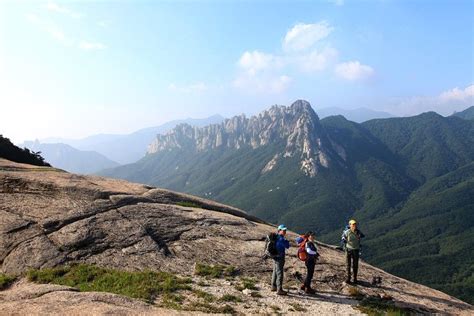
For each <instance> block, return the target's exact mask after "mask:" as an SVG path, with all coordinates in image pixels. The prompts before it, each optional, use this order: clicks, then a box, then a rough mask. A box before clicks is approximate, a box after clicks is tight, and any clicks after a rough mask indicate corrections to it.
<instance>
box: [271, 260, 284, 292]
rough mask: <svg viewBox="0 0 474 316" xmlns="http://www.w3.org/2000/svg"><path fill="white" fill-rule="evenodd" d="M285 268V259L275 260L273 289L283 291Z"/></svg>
mask: <svg viewBox="0 0 474 316" xmlns="http://www.w3.org/2000/svg"><path fill="white" fill-rule="evenodd" d="M284 267H285V257H278V258H275V259H273V273H272V287H273V288H277V289H278V290H283V269H284Z"/></svg>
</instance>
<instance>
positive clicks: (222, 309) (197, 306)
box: [185, 302, 236, 314]
mask: <svg viewBox="0 0 474 316" xmlns="http://www.w3.org/2000/svg"><path fill="white" fill-rule="evenodd" d="M185 310H188V311H199V312H204V313H213V314H236V311H235V309H234V308H232V306H229V305H224V306H215V305H212V304H209V303H203V302H193V303H191V304H189V305H187V306H186V307H185Z"/></svg>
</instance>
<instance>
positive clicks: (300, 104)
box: [148, 100, 340, 177]
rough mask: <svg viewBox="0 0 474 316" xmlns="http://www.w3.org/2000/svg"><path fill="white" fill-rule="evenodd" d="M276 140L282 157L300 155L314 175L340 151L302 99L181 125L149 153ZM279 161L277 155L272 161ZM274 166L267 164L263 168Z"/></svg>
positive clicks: (303, 167) (235, 146) (305, 168)
mask: <svg viewBox="0 0 474 316" xmlns="http://www.w3.org/2000/svg"><path fill="white" fill-rule="evenodd" d="M274 143H282V144H284V146H285V147H284V150H283V151H282V152H281V153H280V155H279V157H280V158H285V157H293V156H296V157H299V158H300V164H301V170H302V171H303V172H304V173H305V174H306V175H308V176H310V177H314V176H315V175H316V174H317V172H318V169H319V168H328V167H329V165H330V164H331V163H332V159H333V157H336V156H337V154H338V152H339V151H340V150H339V151H335V150H334V149H333V145H332V143H331V142H330V141H329V140H328V137H327V135H326V133H325V131H324V129H323V128H322V126H321V124H320V122H319V118H318V116H317V114H316V113H315V112H314V110H313V109H312V108H311V105H310V104H309V103H308V102H307V101H304V100H298V101H296V102H294V103H293V104H292V105H291V106H289V107H286V106H277V105H275V106H272V107H271V108H270V109H268V110H266V111H264V112H262V113H260V114H259V115H257V116H252V117H251V118H246V117H245V115H240V116H235V117H233V118H231V119H227V120H225V121H224V122H222V123H221V124H214V125H209V126H206V127H201V128H199V127H192V126H190V125H188V124H181V125H178V126H176V127H175V128H174V129H173V130H171V131H170V132H168V133H167V134H165V135H157V137H156V139H155V140H154V141H153V142H152V143H151V144H150V146H149V147H148V154H154V153H157V152H162V151H167V150H173V149H176V148H179V149H183V148H186V149H189V150H192V151H197V152H201V151H206V150H211V149H215V148H219V147H225V148H231V149H240V148H242V147H245V146H250V147H252V148H254V149H255V148H258V147H261V146H265V145H268V144H274ZM277 163H278V160H277V159H275V160H272V161H270V162H269V164H273V165H275V164H277ZM270 170H271V168H265V169H264V170H262V172H268V171H270Z"/></svg>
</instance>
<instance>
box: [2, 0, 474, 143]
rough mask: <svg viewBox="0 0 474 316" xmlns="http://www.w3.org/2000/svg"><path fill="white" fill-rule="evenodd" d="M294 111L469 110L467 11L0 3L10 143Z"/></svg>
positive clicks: (434, 2)
mask: <svg viewBox="0 0 474 316" xmlns="http://www.w3.org/2000/svg"><path fill="white" fill-rule="evenodd" d="M297 99H306V100H308V101H309V102H311V104H312V106H313V108H314V109H315V110H316V112H317V111H318V108H326V107H340V108H345V109H353V108H358V107H367V108H371V109H374V110H379V111H386V112H389V113H391V114H394V115H398V116H409V115H416V114H419V113H422V112H426V111H436V112H438V113H440V114H443V115H449V114H451V113H453V112H454V111H460V110H463V109H465V108H467V107H469V106H471V105H474V1H470V0H468V1H462V0H446V1H440V0H431V1H428V0H413V1H390V0H365V1H362V0H361V1H357V0H354V1H349V0H321V1H262V0H256V1H244V0H242V1H230V0H223V1H217V0H215V1H211V0H207V1H204V0H203V1H140V0H138V1H21V0H20V1H8V0H3V1H0V107H1V111H0V134H3V135H4V136H6V137H9V138H10V139H12V140H13V141H14V142H16V143H19V142H21V141H23V140H31V139H37V138H39V139H41V138H46V137H53V136H54V137H66V138H81V137H85V136H88V135H92V134H99V133H129V132H132V131H135V130H138V129H140V128H144V127H149V126H156V125H159V124H162V123H165V122H167V121H170V120H174V119H183V118H189V117H192V118H202V117H208V116H211V115H213V114H220V115H223V116H224V117H231V116H233V115H238V114H242V113H244V114H246V115H253V114H256V113H258V112H260V111H263V110H264V109H266V108H268V107H270V106H271V105H273V104H281V105H290V104H291V103H292V102H293V101H294V100H297Z"/></svg>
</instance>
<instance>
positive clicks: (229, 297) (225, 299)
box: [219, 294, 242, 303]
mask: <svg viewBox="0 0 474 316" xmlns="http://www.w3.org/2000/svg"><path fill="white" fill-rule="evenodd" d="M219 300H220V301H222V302H234V303H240V302H242V299H241V298H240V297H238V296H235V295H231V294H225V295H223V296H222V297H221V298H220V299H219Z"/></svg>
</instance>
